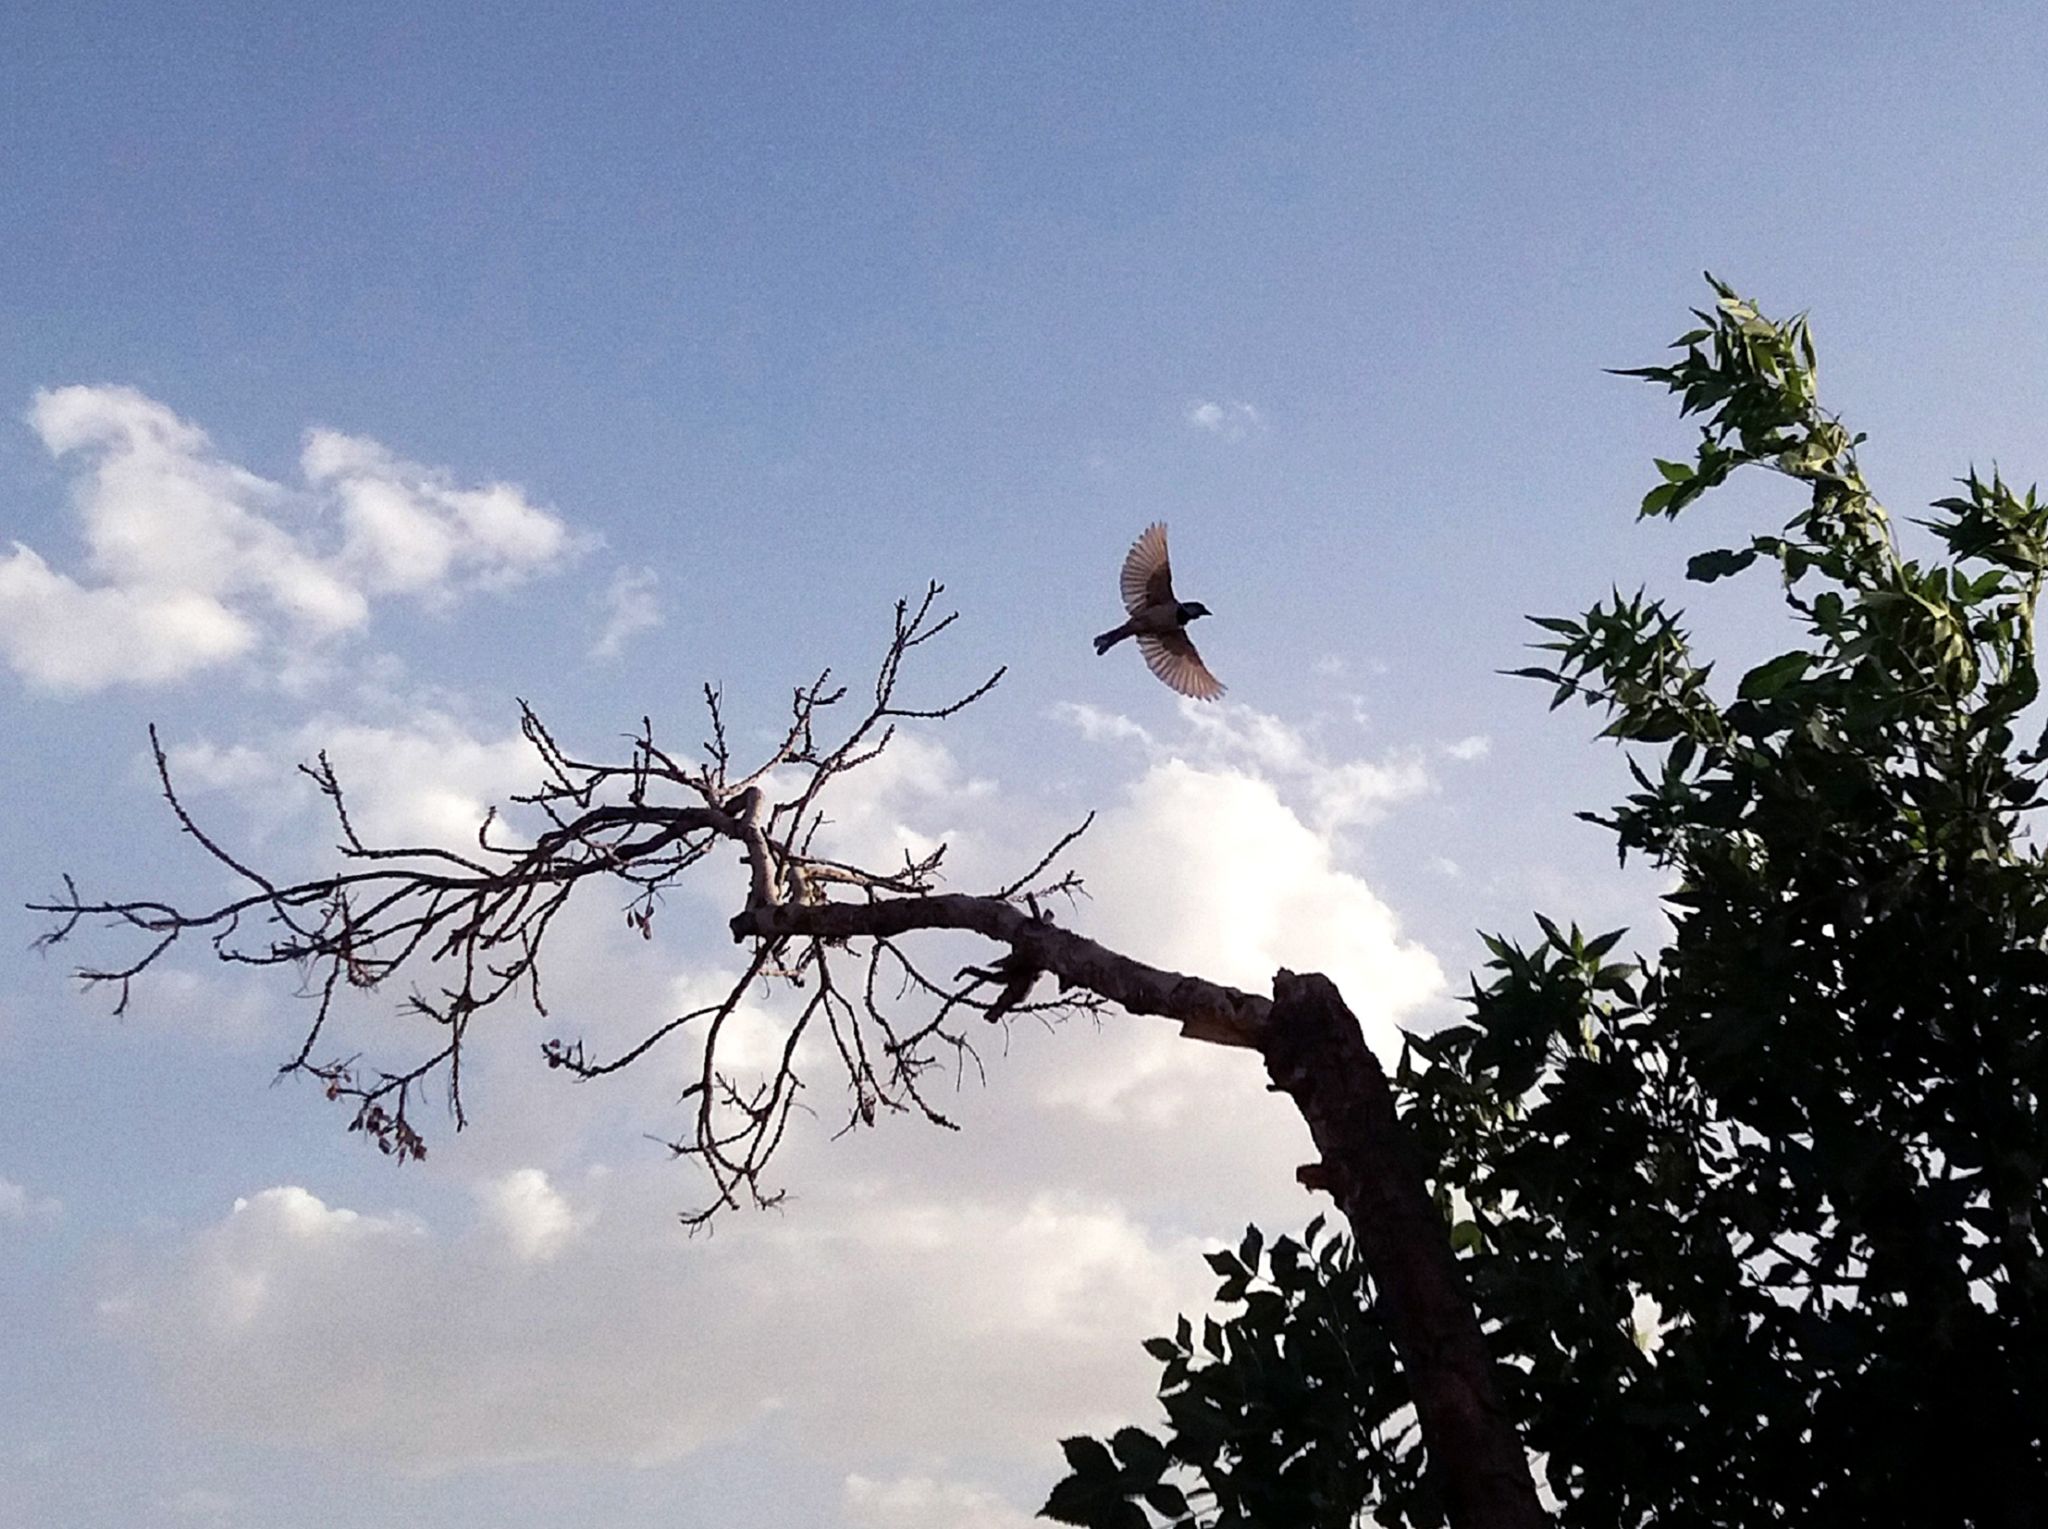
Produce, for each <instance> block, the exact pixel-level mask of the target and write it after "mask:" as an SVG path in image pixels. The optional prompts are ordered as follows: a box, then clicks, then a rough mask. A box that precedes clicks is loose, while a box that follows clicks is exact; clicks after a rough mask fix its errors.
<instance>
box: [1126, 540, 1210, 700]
mask: <svg viewBox="0 0 2048 1529" xmlns="http://www.w3.org/2000/svg"><path fill="white" fill-rule="evenodd" d="M1118 587H1119V589H1120V590H1121V591H1122V593H1123V597H1124V609H1125V610H1127V611H1129V612H1130V619H1129V620H1128V621H1126V622H1125V623H1124V624H1123V625H1122V626H1120V627H1117V628H1115V629H1113V630H1111V631H1107V632H1104V633H1103V634H1102V635H1101V636H1100V637H1098V638H1096V639H1095V651H1096V652H1097V653H1098V654H1101V653H1107V652H1108V651H1109V650H1110V649H1111V648H1113V647H1115V646H1116V645H1117V644H1118V643H1120V642H1122V641H1123V640H1124V639H1125V638H1126V637H1135V638H1137V639H1138V651H1139V652H1140V653H1142V654H1144V655H1145V663H1146V666H1147V667H1148V668H1150V669H1151V671H1152V672H1153V673H1154V674H1156V675H1158V676H1159V677H1160V679H1162V680H1164V681H1165V682H1166V683H1167V685H1168V686H1169V687H1171V688H1172V689H1174V690H1178V691H1179V692H1180V693H1181V694H1182V695H1184V696H1193V697H1194V698H1195V699H1196V700H1197V701H1213V700H1215V699H1216V698H1217V697H1218V696H1220V695H1222V694H1223V686H1222V684H1221V683H1219V682H1218V680H1217V678H1216V676H1215V675H1213V674H1211V673H1210V672H1209V670H1208V666H1207V665H1205V664H1204V663H1203V662H1202V655H1201V654H1199V653H1197V652H1196V651H1195V645H1194V644H1193V643H1192V642H1190V641H1188V632H1187V627H1188V623H1189V622H1190V621H1193V620H1195V619H1196V618H1197V617H1200V616H1206V615H1208V614H1209V607H1208V606H1206V605H1203V604H1201V603H1200V602H1199V601H1195V600H1188V601H1182V600H1180V599H1178V598H1176V597H1175V595H1174V593H1173V569H1172V568H1171V567H1170V566H1168V564H1167V561H1166V524H1165V522H1164V521H1155V522H1153V523H1152V524H1151V525H1149V526H1147V527H1145V531H1144V534H1143V535H1141V536H1140V537H1139V538H1138V539H1137V540H1136V541H1135V542H1133V543H1131V550H1130V551H1129V552H1128V553H1127V554H1125V556H1124V571H1123V574H1122V576H1121V578H1120V579H1119V580H1118Z"/></svg>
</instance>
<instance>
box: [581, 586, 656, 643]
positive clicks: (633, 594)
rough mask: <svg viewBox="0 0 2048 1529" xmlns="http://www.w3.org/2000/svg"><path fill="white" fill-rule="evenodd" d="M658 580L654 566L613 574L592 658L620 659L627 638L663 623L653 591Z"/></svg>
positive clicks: (604, 600) (607, 590)
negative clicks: (602, 624)
mask: <svg viewBox="0 0 2048 1529" xmlns="http://www.w3.org/2000/svg"><path fill="white" fill-rule="evenodd" d="M658 583H660V576H659V575H658V574H656V573H655V571H654V570H653V569H652V568H621V569H620V570H619V571H618V572H617V573H615V574H613V575H612V581H611V583H610V584H609V585H607V586H606V588H605V592H604V596H603V601H602V604H603V607H604V613H605V617H604V630H603V631H601V632H599V633H598V636H597V641H596V642H594V643H592V644H591V646H590V656H591V657H592V658H617V657H618V656H619V654H620V653H621V652H622V651H623V650H624V649H625V646H626V641H627V639H628V638H631V637H636V636H638V635H639V634H640V633H642V632H645V631H649V630H651V629H652V628H654V627H658V626H660V625H661V619H662V618H661V601H660V600H659V599H657V598H656V597H655V593H654V589H655V586H656V585H657V584H658Z"/></svg>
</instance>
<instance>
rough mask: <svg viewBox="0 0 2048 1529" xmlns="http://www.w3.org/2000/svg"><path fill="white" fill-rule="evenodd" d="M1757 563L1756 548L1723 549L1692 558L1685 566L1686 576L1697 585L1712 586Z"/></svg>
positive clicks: (1702, 553)
mask: <svg viewBox="0 0 2048 1529" xmlns="http://www.w3.org/2000/svg"><path fill="white" fill-rule="evenodd" d="M1755 561H1756V548H1754V547H1743V548H1741V549H1740V550H1736V549H1732V548H1727V547H1723V548H1721V549H1719V550H1717V551H1714V552H1701V553H1697V554H1695V555H1694V556H1693V557H1692V558H1690V559H1689V560H1688V561H1687V562H1686V565H1685V576H1686V577H1687V578H1688V579H1691V580H1692V581H1693V582H1694V583H1696V584H1711V583H1713V582H1714V580H1716V579H1725V578H1727V577H1729V576H1730V575H1731V574H1737V573H1740V572H1742V570H1743V569H1745V568H1747V567H1748V566H1749V565H1750V564H1751V563H1754V562H1755Z"/></svg>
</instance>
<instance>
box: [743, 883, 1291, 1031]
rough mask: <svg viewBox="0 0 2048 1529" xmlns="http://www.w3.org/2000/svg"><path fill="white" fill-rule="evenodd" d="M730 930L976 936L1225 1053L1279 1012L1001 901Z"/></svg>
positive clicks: (747, 915) (895, 902)
mask: <svg viewBox="0 0 2048 1529" xmlns="http://www.w3.org/2000/svg"><path fill="white" fill-rule="evenodd" d="M730 927H731V929H732V936H733V938H734V939H735V940H746V939H777V938H804V939H825V940H844V939H869V938H875V937H881V938H885V939H886V938H888V937H890V936H892V935H899V934H907V933H909V932H910V931H911V930H914V929H963V930H968V931H971V932H972V933H975V934H979V935H985V936H986V937H987V938H989V939H991V940H1000V941H1002V942H1003V943H1004V944H1006V945H1008V946H1009V947H1010V948H1011V949H1012V950H1014V951H1016V952H1017V953H1018V954H1019V955H1020V956H1022V957H1024V958H1025V959H1027V960H1028V961H1030V962H1031V963H1032V964H1033V965H1035V966H1036V967H1038V969H1039V970H1040V971H1044V972H1049V973H1051V974H1052V975H1053V976H1054V977H1057V978H1058V979H1059V980H1060V982H1061V984H1062V985H1063V986H1066V987H1079V988H1086V989H1087V990H1088V991H1089V992H1091V993H1098V994H1100V995H1101V996H1102V997H1104V998H1107V999H1108V1000H1109V1001H1110V1002H1111V1003H1114V1004H1117V1005H1118V1006H1120V1007H1121V1008H1124V1009H1126V1010H1128V1011H1130V1012H1131V1013H1133V1014H1160V1015H1164V1016H1166V1017H1167V1018H1169V1019H1174V1020H1178V1021H1179V1022H1180V1027H1181V1033H1182V1034H1183V1035H1187V1036H1190V1037H1192V1038H1193V1039H1195V1040H1203V1041H1208V1042H1210V1043H1211V1044H1214V1045H1219V1046H1246V1047H1253V1048H1256V1047H1257V1046H1258V1045H1259V1037H1260V1035H1261V1034H1262V1033H1263V1032H1264V1030H1265V1026H1266V1019H1267V1016H1268V1015H1269V1014H1270V1013H1271V1012H1272V1008H1273V1005H1272V1003H1271V1002H1270V1001H1268V1000H1267V999H1264V998H1260V997H1259V996H1257V995H1256V994H1253V993H1244V992H1240V991H1238V989H1236V988H1234V987H1225V986H1224V985H1223V984H1221V983H1218V982H1205V981H1203V980H1202V979H1201V978H1200V977H1184V976H1182V975H1181V974H1180V973H1179V972H1170V971H1166V970H1164V969H1162V968H1160V967H1157V966H1147V965H1146V964H1145V963H1144V962H1142V961H1134V960H1132V959H1131V958H1130V957H1129V956H1125V955H1119V954H1118V953H1117V952H1116V951H1113V950H1111V949H1110V948H1109V947H1108V946H1106V945H1098V944H1097V943H1096V942H1095V941H1093V940H1091V939H1088V938H1086V937H1085V936H1083V935H1078V934H1075V933H1074V932H1073V931H1071V930H1068V929H1062V928H1060V926H1059V925H1057V924H1055V923H1053V922H1051V921H1050V920H1048V919H1043V918H1033V917H1032V916H1031V914H1030V913H1028V912H1027V911H1026V910H1024V909H1023V908H1020V907H1018V906H1017V905H1016V904H1015V903H1009V902H1004V901H1002V900H1001V899H999V898H994V897H970V896H966V895H964V894H962V893H957V892H942V893H935V894H933V895H930V896H925V897H891V898H886V899H883V900H879V901H876V902H858V903H856V902H838V903H810V904H804V903H770V904H756V905H754V906H752V907H750V908H748V909H746V910H745V911H744V912H742V913H740V914H738V915H737V916H736V917H735V918H734V919H733V920H732V923H731V926H730Z"/></svg>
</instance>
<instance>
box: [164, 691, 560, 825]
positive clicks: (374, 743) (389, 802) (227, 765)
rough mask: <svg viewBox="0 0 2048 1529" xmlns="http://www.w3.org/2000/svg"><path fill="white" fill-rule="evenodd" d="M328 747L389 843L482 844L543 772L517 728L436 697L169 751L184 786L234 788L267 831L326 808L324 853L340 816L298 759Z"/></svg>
mask: <svg viewBox="0 0 2048 1529" xmlns="http://www.w3.org/2000/svg"><path fill="white" fill-rule="evenodd" d="M323 751H324V752H325V753H326V755H327V758H328V760H329V762H330V763H331V764H332V765H333V766H334V770H335V773H336V776H337V777H338V778H339V779H340V781H341V785H342V790H343V791H344V793H346V797H347V801H348V807H349V818H350V821H351V822H353V823H354V824H355V827H356V832H357V833H359V834H360V835H361V836H362V838H363V840H364V842H365V843H368V844H373V845H380V846H406V845H429V846H432V847H435V848H439V849H448V850H455V851H463V850H471V849H474V848H475V847H476V834H477V828H478V825H480V824H481V823H482V822H483V820H484V816H485V814H486V813H487V812H488V811H489V810H490V808H491V807H493V806H496V805H500V804H503V803H504V802H505V801H506V800H507V799H508V798H509V797H510V796H511V794H512V793H513V792H515V791H525V790H531V789H532V788H533V786H534V785H535V784H536V782H537V781H538V780H539V779H540V778H541V766H540V762H539V759H538V757H537V756H536V754H535V753H534V750H533V746H532V745H531V744H530V743H528V742H527V741H526V739H525V738H524V737H522V736H521V735H520V734H519V733H518V732H516V731H507V732H505V733H502V734H499V735H497V736H495V737H493V736H488V735H481V734H479V733H478V732H476V731H475V730H474V729H472V728H471V727H469V726H468V725H467V724H465V723H463V722H462V721H460V720H459V719H457V718H455V717H452V716H450V715H449V714H448V713H446V712H443V711H438V710H435V709H433V708H430V707H423V708H418V709H415V710H412V711H410V712H409V713H407V714H405V715H402V716H399V717H396V718H394V719H392V720H390V721H384V722H366V721H356V720H349V719H343V718H339V717H333V716H325V715H323V716H317V717H314V718H313V719H312V720H310V721H307V722H305V723H302V724H300V725H299V726H297V727H295V728H292V729H291V730H290V731H288V732H284V733H280V734H276V735H273V736H271V737H269V738H265V739H262V740H259V741H256V742H245V743H234V744H217V743H214V742H212V741H210V740H206V739H198V740H194V741H191V742H187V743H181V744H176V745H173V746H172V747H171V748H170V749H169V750H168V758H169V761H170V766H171V776H172V779H173V780H175V781H176V782H177V783H178V785H179V788H180V790H181V791H190V792H199V791H210V792H214V793H218V794H222V795H229V796H232V798H233V799H234V802H235V804H236V805H237V807H238V808H240V809H241V810H242V811H243V812H245V813H246V814H247V815H249V816H250V817H251V818H252V819H254V821H255V822H256V823H257V825H258V826H259V828H260V829H262V830H264V831H265V832H274V831H275V830H276V829H277V828H278V827H279V826H280V825H281V824H283V823H284V822H286V821H289V820H291V819H294V818H296V817H298V816H299V815H301V814H304V813H306V812H307V811H309V810H310V809H316V808H317V809H318V810H319V811H320V812H321V813H322V814H323V816H322V820H321V821H320V823H319V825H318V833H317V837H316V840H315V842H316V843H317V845H318V848H319V852H320V853H321V854H323V855H325V854H326V853H327V852H328V846H329V845H330V844H331V843H332V841H333V833H332V820H331V819H328V818H326V817H325V816H324V814H325V812H326V811H327V809H326V807H325V806H324V804H323V803H322V802H321V800H320V798H319V796H318V794H317V793H316V792H315V790H314V789H313V786H312V784H311V782H310V781H308V780H307V779H306V778H305V776H303V775H301V774H300V773H299V772H298V768H297V767H298V765H299V764H301V763H302V762H305V761H308V760H311V759H313V758H314V757H315V756H317V755H318V754H320V753H322V752H323ZM510 836H511V835H510V831H509V830H508V833H507V837H510Z"/></svg>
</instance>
